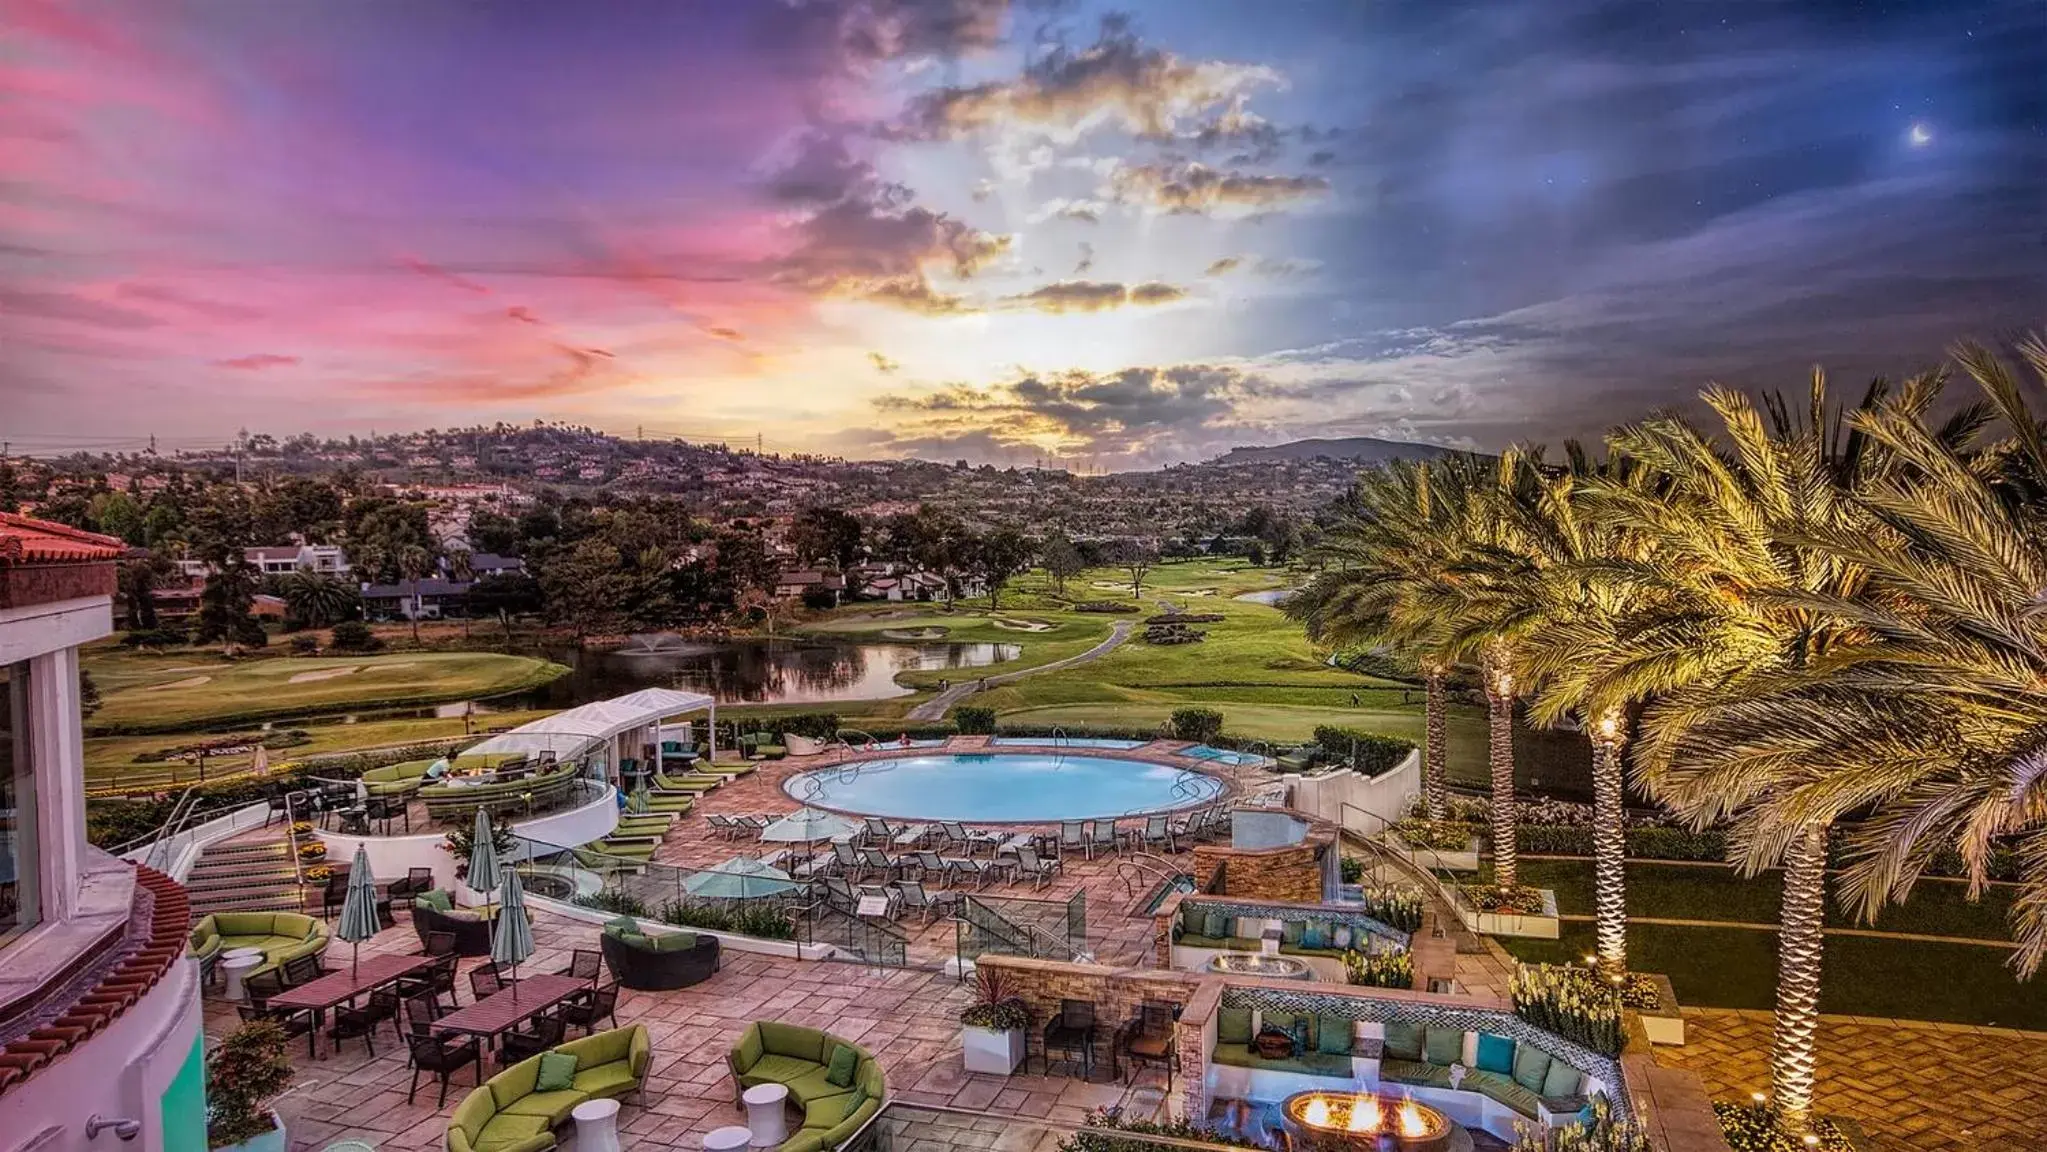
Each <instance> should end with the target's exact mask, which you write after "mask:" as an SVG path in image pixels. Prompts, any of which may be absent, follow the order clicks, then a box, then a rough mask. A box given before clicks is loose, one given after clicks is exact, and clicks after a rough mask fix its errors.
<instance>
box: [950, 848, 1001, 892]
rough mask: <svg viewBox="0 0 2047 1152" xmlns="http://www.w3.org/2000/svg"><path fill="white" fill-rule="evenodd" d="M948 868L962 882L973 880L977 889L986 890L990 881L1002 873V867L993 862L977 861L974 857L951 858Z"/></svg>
mask: <svg viewBox="0 0 2047 1152" xmlns="http://www.w3.org/2000/svg"><path fill="white" fill-rule="evenodd" d="M945 864H946V867H947V868H948V869H949V870H950V871H951V872H952V874H953V875H955V876H957V877H959V878H960V879H962V880H966V879H970V878H971V879H972V880H973V881H974V883H975V886H976V887H980V888H986V887H987V886H988V884H989V882H990V881H992V880H994V879H995V878H996V876H997V875H998V874H999V873H1000V872H1001V871H1002V865H1000V864H997V863H995V862H994V861H992V860H976V859H975V858H973V857H972V856H967V857H964V858H961V857H949V858H947V860H946V861H945Z"/></svg>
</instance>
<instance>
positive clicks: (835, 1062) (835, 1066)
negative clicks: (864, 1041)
mask: <svg viewBox="0 0 2047 1152" xmlns="http://www.w3.org/2000/svg"><path fill="white" fill-rule="evenodd" d="M859 1062H860V1054H859V1053H858V1052H855V1051H853V1050H852V1049H851V1048H848V1047H846V1046H845V1045H844V1044H839V1045H835V1046H834V1047H833V1048H832V1058H831V1060H830V1061H829V1062H828V1063H827V1064H826V1065H825V1068H826V1075H825V1078H826V1079H827V1080H830V1081H831V1082H832V1083H834V1084H837V1085H838V1086H839V1087H841V1088H851V1087H852V1086H853V1067H854V1065H856V1064H858V1063H859Z"/></svg>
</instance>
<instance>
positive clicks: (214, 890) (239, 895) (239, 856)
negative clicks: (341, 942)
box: [185, 833, 304, 918]
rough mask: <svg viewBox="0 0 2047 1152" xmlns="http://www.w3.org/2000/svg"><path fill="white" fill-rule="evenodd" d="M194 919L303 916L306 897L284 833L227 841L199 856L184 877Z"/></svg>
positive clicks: (209, 847)
mask: <svg viewBox="0 0 2047 1152" xmlns="http://www.w3.org/2000/svg"><path fill="white" fill-rule="evenodd" d="M185 889H186V891H188V892H190V893H191V894H192V915H193V916H194V917H195V918H196V917H199V916H204V915H206V914H207V913H209V912H226V911H237V912H300V911H303V910H304V897H303V896H302V895H301V893H300V891H299V884H298V874H297V872H295V871H294V870H293V869H292V866H291V841H290V839H289V837H287V836H286V835H284V834H283V833H279V834H278V835H277V836H276V837H274V838H271V839H263V840H223V841H221V842H220V843H218V844H209V845H207V846H206V848H205V849H204V850H203V851H201V852H200V854H199V859H198V860H197V861H195V862H194V863H193V865H192V871H191V874H190V875H188V876H186V877H185Z"/></svg>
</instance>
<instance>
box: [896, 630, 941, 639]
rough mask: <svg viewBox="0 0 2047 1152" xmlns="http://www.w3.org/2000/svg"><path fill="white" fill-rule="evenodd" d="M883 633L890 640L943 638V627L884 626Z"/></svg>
mask: <svg viewBox="0 0 2047 1152" xmlns="http://www.w3.org/2000/svg"><path fill="white" fill-rule="evenodd" d="M881 634H882V635H883V636H884V637H886V638H888V639H890V640H943V639H945V629H943V628H883V629H882V630H881Z"/></svg>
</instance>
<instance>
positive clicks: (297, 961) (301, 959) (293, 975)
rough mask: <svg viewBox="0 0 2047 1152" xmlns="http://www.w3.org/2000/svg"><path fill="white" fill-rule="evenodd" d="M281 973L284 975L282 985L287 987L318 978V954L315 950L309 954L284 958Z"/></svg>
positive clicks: (319, 969)
mask: <svg viewBox="0 0 2047 1152" xmlns="http://www.w3.org/2000/svg"><path fill="white" fill-rule="evenodd" d="M282 974H283V976H284V986H285V987H287V988H296V987H298V986H299V985H301V984H306V983H310V982H312V981H314V980H318V979H319V978H320V976H321V968H320V954H319V953H317V952H315V953H312V954H311V955H307V956H294V957H292V958H291V959H289V960H286V961H285V962H284V966H283V968H282Z"/></svg>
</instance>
